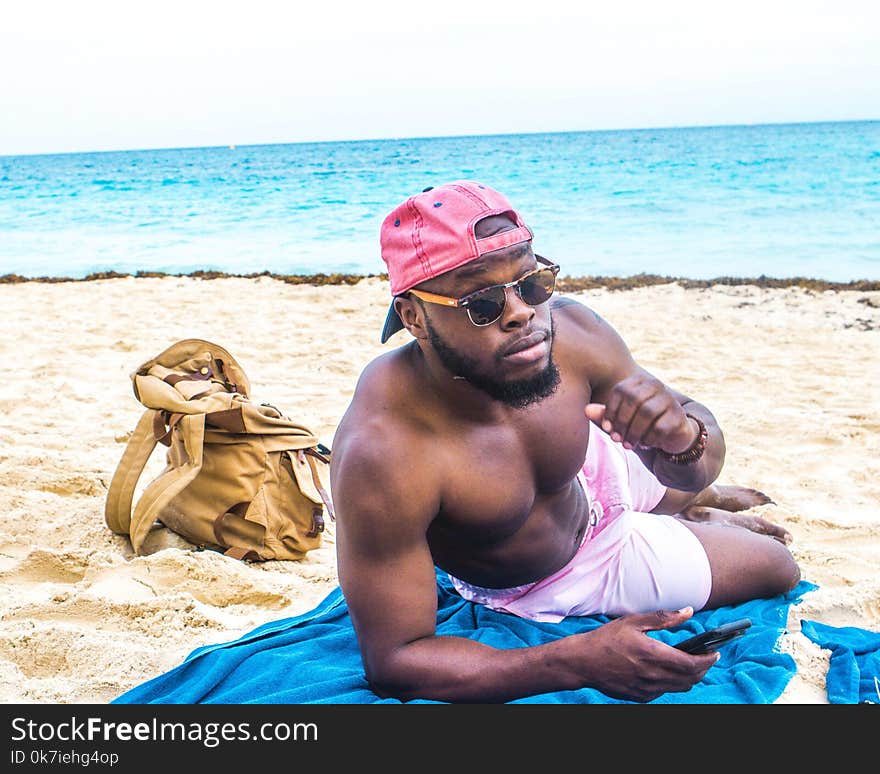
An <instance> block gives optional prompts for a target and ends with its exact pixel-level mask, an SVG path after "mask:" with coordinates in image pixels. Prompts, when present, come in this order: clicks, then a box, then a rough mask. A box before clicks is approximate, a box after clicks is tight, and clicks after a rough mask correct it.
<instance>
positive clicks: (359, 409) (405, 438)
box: [334, 347, 420, 457]
mask: <svg viewBox="0 0 880 774" xmlns="http://www.w3.org/2000/svg"><path fill="white" fill-rule="evenodd" d="M405 349H406V348H405V347H400V348H399V349H396V350H392V351H391V352H386V353H384V354H382V355H380V356H379V357H377V358H375V359H374V360H372V361H370V362H369V363H368V364H367V365H366V366H365V367H364V369H363V371H362V372H361V375H360V377H359V379H358V382H357V385H356V386H355V390H354V394H353V395H352V398H351V402H350V403H349V406H348V409H347V410H346V412H345V415H344V416H343V418H342V421H341V422H340V423H339V426H338V427H337V430H336V434H335V436H334V454H335V450H336V448H337V447H338V448H339V449H340V451H342V449H343V448H344V449H345V450H346V451H347V452H349V453H352V454H356V455H358V456H361V455H366V456H367V457H371V456H372V455H373V454H375V453H376V449H377V448H378V449H383V450H384V451H383V452H382V455H387V453H388V450H393V449H396V448H399V447H400V446H401V445H402V444H406V445H411V444H412V443H413V442H414V438H413V436H416V435H417V433H416V430H417V429H418V428H417V427H416V425H417V422H418V415H419V413H420V408H419V402H420V397H419V390H418V389H417V386H416V384H415V381H416V377H415V376H414V374H413V371H412V367H411V366H410V365H409V364H408V363H407V360H408V356H409V353H407V352H406V351H405Z"/></svg>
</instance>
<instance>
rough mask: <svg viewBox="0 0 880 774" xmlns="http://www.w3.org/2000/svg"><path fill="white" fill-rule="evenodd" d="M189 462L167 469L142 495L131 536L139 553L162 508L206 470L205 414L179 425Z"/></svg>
mask: <svg viewBox="0 0 880 774" xmlns="http://www.w3.org/2000/svg"><path fill="white" fill-rule="evenodd" d="M178 427H179V428H180V434H181V438H182V440H183V445H184V449H185V451H186V456H187V458H188V459H187V461H186V462H185V463H184V464H182V465H180V466H178V467H173V468H170V469H167V470H166V471H165V472H164V473H162V475H160V476H159V477H158V478H156V479H155V480H154V481H152V482H151V483H150V485H149V486H148V487H147V488H146V489H145V490H144V493H143V494H142V495H141V498H140V500H138V504H137V505H136V506H135V509H134V513H133V514H132V517H131V526H130V528H129V535H130V536H131V545H132V548H134V552H135V553H136V554H140V552H141V545H142V544H143V542H144V540H145V539H146V537H147V534H148V533H149V532H150V530H151V529H152V527H153V523H154V522H155V521H156V519H157V518H159V514H160V513H161V511H162V509H163V508H164V507H165V506H166V505H167V504H168V503H169V502H170V501H171V500H172V499H173V498H174V497H175V496H176V495H177V494H178V493H179V492H181V491H182V490H183V489H184V488H185V487H186V486H187V485H188V484H189V483H190V482H191V481H192V480H193V479H194V478H195V477H196V476H197V475H198V474H199V471H200V470H201V469H202V462H203V460H204V445H205V415H204V414H185V415H183V416H182V417H181V418H180V421H179V423H178Z"/></svg>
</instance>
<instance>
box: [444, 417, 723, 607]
mask: <svg viewBox="0 0 880 774" xmlns="http://www.w3.org/2000/svg"><path fill="white" fill-rule="evenodd" d="M578 480H579V481H580V482H581V486H583V488H584V492H585V493H586V495H587V498H588V500H589V501H590V525H589V526H588V527H587V530H586V534H585V535H584V539H583V542H582V543H581V546H580V548H578V550H577V553H575V555H574V557H573V558H572V559H571V561H569V562H568V564H566V565H565V566H564V567H562V568H561V569H559V570H557V571H556V572H555V573H553V574H552V575H550V576H549V577H547V578H544V579H543V580H540V581H536V582H535V583H528V584H526V585H524V586H515V587H513V588H506V589H492V588H483V587H481V586H473V585H471V584H470V583H466V582H465V581H462V580H459V579H458V578H455V577H453V576H451V575H450V576H449V579H450V580H451V581H452V584H453V586H455V588H456V590H457V591H458V593H459V594H461V595H462V597H464V598H465V599H467V600H470V601H471V602H477V603H479V604H481V605H485V606H486V607H489V608H491V609H493V610H503V611H506V612H508V613H513V614H514V615H517V616H520V617H521V618H528V619H531V620H533V621H548V622H553V623H557V622H559V621H561V620H562V619H563V618H565V617H566V616H577V615H597V614H604V615H609V616H620V615H625V614H627V613H648V612H652V611H654V610H677V609H679V608H682V607H686V606H688V605H690V606H691V607H693V608H694V610H700V609H701V608H702V607H703V605H705V604H706V601H707V600H708V599H709V593H710V592H711V590H712V573H711V570H710V568H709V559H708V558H707V556H706V552H705V550H704V549H703V546H702V544H701V543H700V541H699V540H698V539H697V538H696V536H695V535H694V533H693V532H691V531H690V530H689V529H688V528H687V527H686V526H685V525H684V524H682V523H681V521H679V520H678V519H676V518H674V517H672V516H665V515H661V514H654V513H650V512H649V511H650V510H651V509H652V508H654V507H655V506H656V505H657V503H659V502H660V500H661V499H662V497H663V495H664V494H665V493H666V487H665V486H663V484H661V483H660V482H659V481H658V480H657V478H656V477H655V476H654V475H653V473H651V472H650V471H649V470H648V469H647V468H646V467H645V466H644V465H643V464H642V461H641V460H640V459H639V458H638V456H637V455H636V454H635V452H633V451H630V450H629V449H625V448H624V447H623V446H622V445H620V444H618V443H615V442H614V441H612V440H611V437H610V436H609V435H608V434H606V433H605V432H603V431H602V430H601V429H600V428H599V427H597V426H596V425H591V427H590V443H589V446H588V448H587V457H586V460H585V461H584V466H583V468H582V469H581V471H580V473H578Z"/></svg>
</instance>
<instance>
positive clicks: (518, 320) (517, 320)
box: [501, 287, 535, 328]
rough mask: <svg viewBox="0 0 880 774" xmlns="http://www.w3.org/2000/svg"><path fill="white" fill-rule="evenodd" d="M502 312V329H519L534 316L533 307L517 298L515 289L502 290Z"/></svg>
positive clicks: (517, 294)
mask: <svg viewBox="0 0 880 774" xmlns="http://www.w3.org/2000/svg"><path fill="white" fill-rule="evenodd" d="M504 293H505V303H504V312H503V313H502V315H501V327H502V328H520V327H522V326H523V325H526V324H527V323H528V322H529V321H530V320H531V319H532V318H533V317H534V316H535V307H533V306H530V305H529V304H527V303H526V302H525V301H523V300H522V299H521V298H520V297H519V293H517V290H516V287H512V288H504Z"/></svg>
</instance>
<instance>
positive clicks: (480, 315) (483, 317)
mask: <svg viewBox="0 0 880 774" xmlns="http://www.w3.org/2000/svg"><path fill="white" fill-rule="evenodd" d="M467 311H468V314H469V315H470V318H471V322H472V323H473V324H474V325H489V324H490V323H493V322H495V320H497V319H498V318H499V317H501V312H502V311H504V288H488V289H487V290H486V291H485V292H484V293H480V294H478V295H475V296H474V297H473V298H471V299H470V300H469V301H468V305H467Z"/></svg>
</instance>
